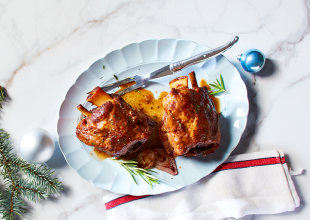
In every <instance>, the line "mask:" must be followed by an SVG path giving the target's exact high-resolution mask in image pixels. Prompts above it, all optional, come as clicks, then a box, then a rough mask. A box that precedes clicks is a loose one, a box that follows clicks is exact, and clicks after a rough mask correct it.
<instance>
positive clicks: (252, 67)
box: [237, 49, 265, 73]
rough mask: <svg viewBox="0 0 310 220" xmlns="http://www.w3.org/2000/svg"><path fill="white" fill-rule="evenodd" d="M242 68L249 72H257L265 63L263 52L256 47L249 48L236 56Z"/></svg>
mask: <svg viewBox="0 0 310 220" xmlns="http://www.w3.org/2000/svg"><path fill="white" fill-rule="evenodd" d="M237 58H238V60H239V61H240V64H241V66H242V68H243V69H244V70H245V71H247V72H250V73H257V72H258V71H260V70H261V69H262V68H263V67H264V64H265V56H264V54H263V53H262V52H261V51H259V50H257V49H250V50H247V51H245V52H244V53H243V54H241V55H238V56H237Z"/></svg>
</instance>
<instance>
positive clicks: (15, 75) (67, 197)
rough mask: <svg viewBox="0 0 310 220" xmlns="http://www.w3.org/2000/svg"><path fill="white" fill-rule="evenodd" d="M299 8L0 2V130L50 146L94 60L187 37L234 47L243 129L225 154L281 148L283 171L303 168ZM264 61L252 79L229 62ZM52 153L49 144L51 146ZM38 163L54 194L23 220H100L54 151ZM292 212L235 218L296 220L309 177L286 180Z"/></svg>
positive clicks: (304, 57)
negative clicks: (43, 139)
mask: <svg viewBox="0 0 310 220" xmlns="http://www.w3.org/2000/svg"><path fill="white" fill-rule="evenodd" d="M309 8H310V1H309V0H295V1H291V0H261V1H254V0H239V1H229V0H218V1H212V0H155V1H154V0H143V1H142V0H132V1H129V0H117V1H113V0H103V1H99V0H79V1H73V0H67V1H57V0H46V1H39V0H29V1H22V0H0V49H1V53H0V58H1V64H0V73H1V74H0V85H2V86H4V87H5V88H6V89H7V93H8V95H9V97H10V100H9V101H8V102H6V103H5V104H4V109H3V111H2V113H1V120H0V123H1V127H2V128H4V129H5V130H6V131H8V132H9V133H10V134H11V139H12V143H13V146H14V147H15V149H17V148H16V147H17V145H18V141H19V139H20V137H21V136H22V134H23V133H24V132H26V131H27V130H28V129H30V128H34V127H41V128H43V129H46V130H48V131H49V132H51V133H52V135H53V136H54V138H55V141H56V140H57V133H56V124H57V119H58V112H59V107H60V105H61V103H62V101H63V99H64V96H65V94H66V92H67V90H68V89H69V87H70V86H71V85H72V84H73V82H74V81H75V79H76V78H77V77H78V76H79V74H80V73H82V72H83V71H84V70H86V69H87V68H88V67H89V65H91V64H92V63H93V62H94V61H95V60H97V59H99V58H101V57H103V56H104V55H105V54H107V53H108V52H110V51H112V50H115V49H119V48H121V47H123V46H125V45H127V44H129V43H133V42H139V41H143V40H146V39H159V38H178V39H188V40H192V41H195V42H197V43H200V44H205V45H207V46H210V47H216V46H219V45H221V44H223V43H224V42H226V41H227V40H229V39H230V38H231V37H232V36H235V35H238V36H239V37H240V41H239V42H238V44H237V45H235V46H234V47H233V48H232V49H230V50H229V51H227V52H226V53H225V56H226V57H227V58H228V59H229V60H230V61H231V62H232V63H233V64H234V65H235V66H236V67H237V68H238V70H239V71H240V73H241V77H242V79H243V80H244V82H245V83H246V86H247V90H248V97H249V103H250V112H249V116H248V124H247V128H246V130H245V132H244V135H243V137H242V139H241V141H240V143H239V145H238V147H237V148H236V149H235V150H234V152H233V154H238V153H245V152H251V151H258V150H265V149H282V150H283V151H284V152H285V153H286V154H287V158H288V164H289V166H291V167H292V168H293V169H299V168H305V169H306V170H307V168H309V167H310V162H309V160H308V158H307V155H308V154H307V153H310V151H309V148H308V143H310V135H309V126H308V123H307V122H309V121H310V116H309V115H310V114H309V113H308V109H309V107H310V103H309V101H308V94H309V92H310V91H309V90H310V86H309V85H310V62H309V58H310V56H309V47H310V38H309V32H310V17H309V16H310V15H309ZM250 48H257V49H259V50H261V51H262V52H264V53H265V55H266V57H267V61H266V65H265V67H264V69H263V70H262V71H260V72H259V73H256V74H250V73H247V72H245V71H243V70H242V68H241V66H240V64H239V63H238V61H237V60H236V57H235V56H236V55H237V54H240V53H242V52H244V51H245V50H247V49H250ZM57 146H58V145H57ZM48 165H49V166H51V167H52V168H53V169H55V170H56V172H57V173H58V175H59V176H60V177H61V178H62V181H63V183H64V186H65V190H64V192H63V193H62V195H61V196H59V197H57V198H52V199H49V200H47V201H44V202H37V203H35V204H34V203H29V204H28V205H29V208H30V209H29V212H28V213H27V214H26V216H25V219H61V220H65V219H68V220H71V219H87V218H94V219H107V217H106V214H105V210H104V204H103V202H102V199H101V198H102V196H103V195H105V194H106V193H108V192H107V191H104V190H101V189H98V188H96V187H95V186H94V185H92V184H91V183H88V182H86V181H85V180H83V179H81V178H80V177H79V176H78V175H77V174H76V173H75V172H74V171H73V170H72V169H71V168H70V167H69V166H68V165H67V164H66V162H65V161H64V159H63V157H62V155H61V152H60V151H59V149H57V150H56V153H55V155H54V156H53V158H52V159H51V160H50V161H49V162H48ZM294 181H295V184H296V188H297V190H298V193H299V195H300V198H301V203H302V205H301V207H299V208H298V209H297V210H296V211H294V212H292V213H283V214H279V215H273V216H268V215H263V216H247V217H244V218H243V219H254V220H261V219H291V218H297V219H306V216H309V215H310V208H309V206H308V203H309V199H310V197H309V196H308V195H309V190H308V187H307V185H308V182H309V175H308V174H307V172H306V173H305V174H304V175H302V176H298V177H295V178H294Z"/></svg>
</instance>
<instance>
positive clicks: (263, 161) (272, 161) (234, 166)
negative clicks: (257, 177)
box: [213, 157, 285, 172]
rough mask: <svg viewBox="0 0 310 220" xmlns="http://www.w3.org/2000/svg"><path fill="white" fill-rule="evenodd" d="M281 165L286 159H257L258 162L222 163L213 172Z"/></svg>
mask: <svg viewBox="0 0 310 220" xmlns="http://www.w3.org/2000/svg"><path fill="white" fill-rule="evenodd" d="M279 163H281V164H283V163H285V158H284V157H282V158H280V157H270V158H262V159H256V160H244V161H237V162H228V163H222V164H221V165H219V166H218V167H217V168H216V169H215V170H214V171H213V172H217V171H221V170H231V169H238V168H247V167H256V166H264V165H272V164H279Z"/></svg>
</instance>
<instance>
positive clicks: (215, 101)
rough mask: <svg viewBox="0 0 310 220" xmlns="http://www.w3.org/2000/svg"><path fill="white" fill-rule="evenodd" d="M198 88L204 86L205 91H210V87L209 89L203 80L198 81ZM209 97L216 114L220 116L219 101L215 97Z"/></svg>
mask: <svg viewBox="0 0 310 220" xmlns="http://www.w3.org/2000/svg"><path fill="white" fill-rule="evenodd" d="M199 86H200V87H202V86H205V87H207V89H208V90H209V91H211V87H210V85H209V84H208V83H207V81H206V80H205V79H202V80H200V83H199ZM209 97H210V99H211V100H212V101H213V102H214V105H215V109H216V112H217V113H219V114H220V113H221V108H220V99H219V98H217V97H215V96H213V95H210V96H209Z"/></svg>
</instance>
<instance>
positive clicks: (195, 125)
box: [159, 72, 221, 156]
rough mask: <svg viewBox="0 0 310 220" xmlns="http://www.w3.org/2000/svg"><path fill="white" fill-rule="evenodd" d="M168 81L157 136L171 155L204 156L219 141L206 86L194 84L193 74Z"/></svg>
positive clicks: (213, 148) (218, 126)
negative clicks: (163, 112)
mask: <svg viewBox="0 0 310 220" xmlns="http://www.w3.org/2000/svg"><path fill="white" fill-rule="evenodd" d="M189 77H190V80H191V84H192V89H190V88H188V77H187V76H183V77H179V78H176V79H174V80H172V81H171V82H170V83H169V84H170V88H171V91H170V93H169V94H168V95H167V96H166V97H165V98H164V99H163V107H164V110H165V114H164V117H163V119H162V123H161V125H160V129H159V135H160V139H161V142H162V144H163V145H164V147H165V150H166V151H167V152H168V153H169V154H173V155H175V156H196V155H199V154H201V155H203V156H206V155H208V154H210V153H213V152H214V151H215V150H216V149H217V148H218V147H219V144H220V139H221V130H220V125H219V115H218V113H217V112H216V110H215V106H214V103H213V101H212V100H211V99H210V97H209V94H208V93H209V91H208V89H207V88H206V87H198V84H197V81H196V77H195V73H194V72H191V73H190V74H189Z"/></svg>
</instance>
